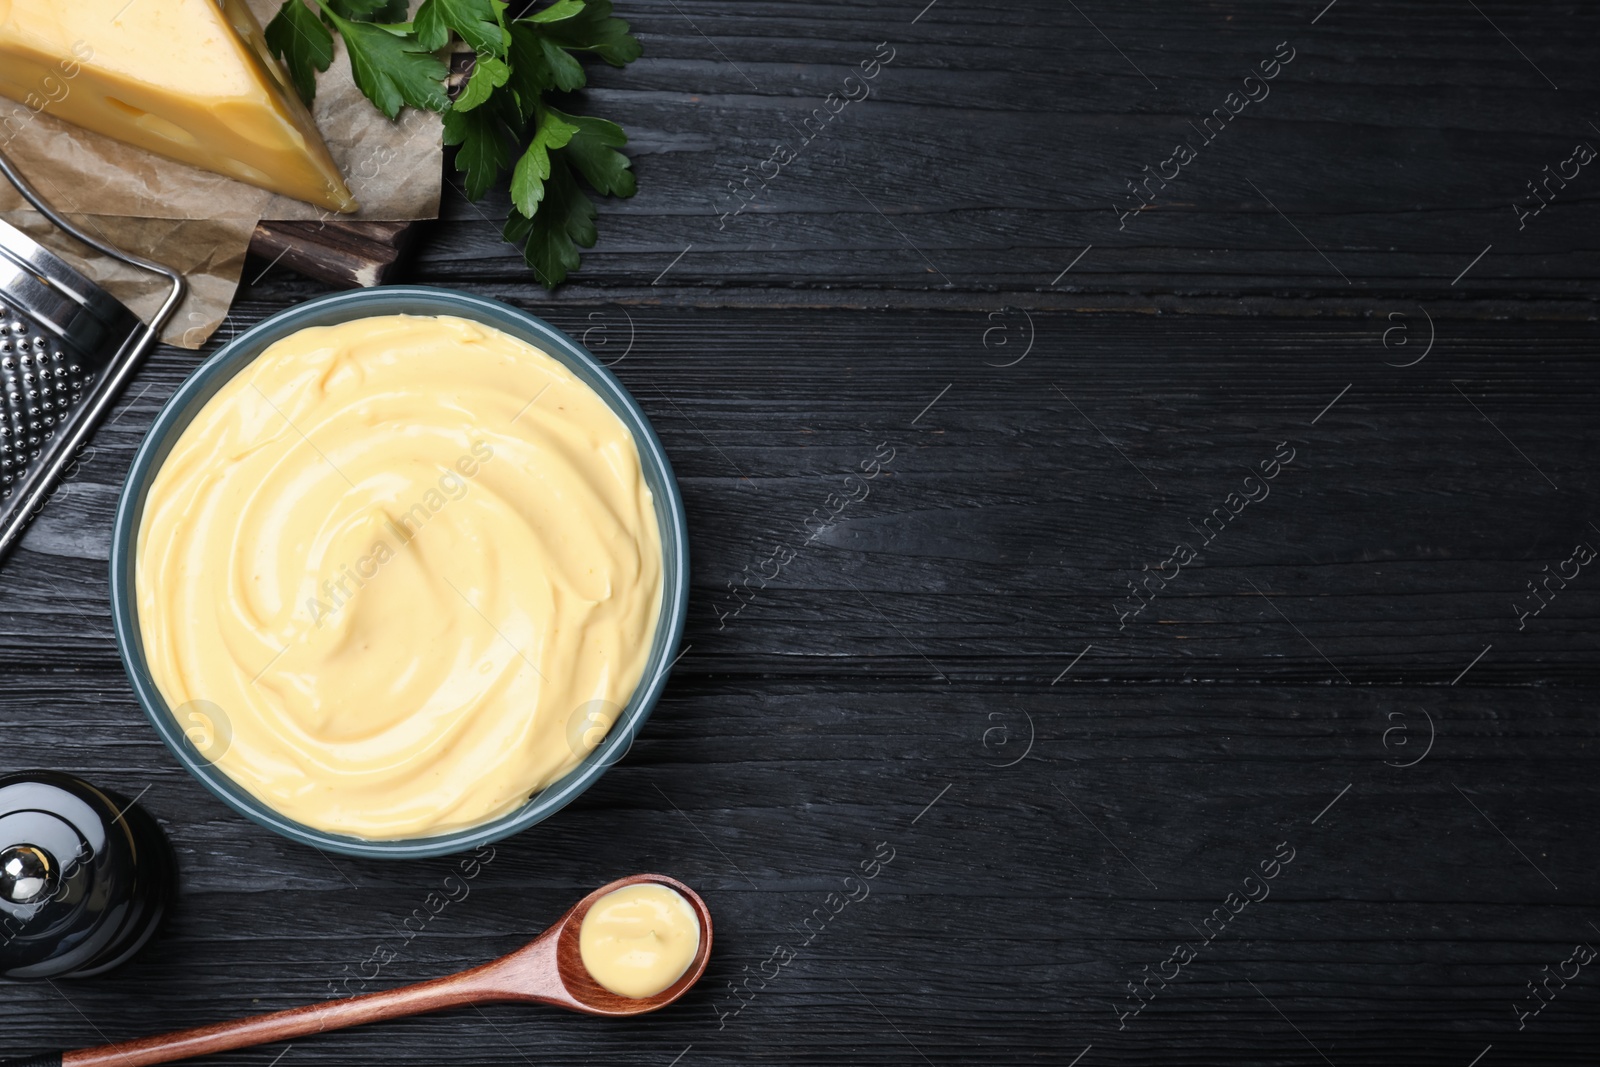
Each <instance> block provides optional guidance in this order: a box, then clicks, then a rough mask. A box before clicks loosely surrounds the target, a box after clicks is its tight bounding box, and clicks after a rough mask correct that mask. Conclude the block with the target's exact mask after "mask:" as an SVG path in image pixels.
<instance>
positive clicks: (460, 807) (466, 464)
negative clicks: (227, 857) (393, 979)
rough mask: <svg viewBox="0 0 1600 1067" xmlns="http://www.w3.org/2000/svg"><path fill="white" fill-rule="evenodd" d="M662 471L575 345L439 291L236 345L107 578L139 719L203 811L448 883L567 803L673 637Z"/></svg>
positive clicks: (159, 443)
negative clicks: (468, 862)
mask: <svg viewBox="0 0 1600 1067" xmlns="http://www.w3.org/2000/svg"><path fill="white" fill-rule="evenodd" d="M687 560H688V553H687V539H686V535H685V530H684V517H683V506H682V501H681V497H680V495H679V492H678V488H677V484H676V481H675V480H674V478H673V475H672V469H671V466H670V464H669V463H668V461H667V458H666V456H665V454H664V452H663V451H662V449H661V445H660V442H659V441H658V440H657V439H656V436H655V434H654V432H653V431H652V430H651V428H650V425H649V422H648V420H647V419H646V418H645V416H644V414H643V412H642V411H641V410H640V409H639V407H638V405H637V404H636V403H635V402H634V401H633V399H632V398H631V397H630V396H629V395H628V394H627V392H626V390H625V389H623V387H622V386H621V385H620V383H618V382H617V380H616V379H615V378H614V377H612V375H611V374H610V373H609V372H608V371H607V370H606V369H605V368H604V367H602V366H600V365H599V364H598V363H597V362H596V361H595V360H594V359H593V358H592V357H590V356H589V354H588V353H587V352H586V351H585V350H584V349H583V348H582V347H581V346H579V345H578V344H577V343H575V342H574V341H572V340H571V339H570V338H568V337H567V336H566V335H564V334H562V333H561V332H560V331H558V330H556V329H554V328H553V327H551V326H549V325H548V324H546V323H544V322H542V321H541V320H539V319H537V318H535V317H534V316H531V315H528V314H526V313H524V312H522V311H519V310H517V309H515V308H512V307H509V306H507V305H504V304H500V303H497V302H495V301H490V300H484V299H480V298H476V297H470V296H466V295H463V294H459V293H453V292H449V291H446V290H437V289H428V288H422V287H387V288H379V289H371V290H363V291H360V292H355V293H341V294H336V295H334V296H330V297H325V298H321V299H318V300H314V301H311V302H309V303H307V304H303V305H300V306H298V307H296V308H293V309H291V310H289V311H287V312H284V313H282V314H280V315H276V316H273V317H271V318H269V319H267V320H265V321H263V322H262V323H260V324H259V325H257V326H255V327H254V328H252V329H250V330H249V331H247V332H245V333H243V334H241V335H240V336H239V337H237V338H235V339H234V340H232V341H230V342H229V343H228V344H227V345H225V346H224V347H223V348H222V349H221V350H220V351H218V352H217V353H216V355H214V356H213V357H212V358H211V359H210V360H208V361H207V362H206V364H205V365H204V366H202V367H201V368H200V369H199V370H198V371H197V372H196V373H195V374H194V375H192V376H191V377H190V378H189V379H188V380H187V381H186V382H185V383H184V384H183V386H182V387H181V388H180V389H179V390H178V392H177V393H176V394H175V395H174V396H173V398H172V399H171V400H170V401H169V402H168V403H167V405H166V406H165V408H164V409H163V410H162V412H161V413H160V415H159V416H158V417H157V419H156V422H155V425H154V426H153V428H152V429H151V431H150V433H149V435H148V436H147V437H146V439H145V441H144V444H143V445H142V446H141V448H140V450H139V452H138V454H137V456H136V457H135V460H134V463H133V467H132V469H131V471H130V473H129V477H128V481H127V484H126V486H125V488H124V491H123V495H122V499H121V501H120V503H119V506H118V510H117V517H116V524H115V529H114V534H113V543H112V554H111V591H112V611H113V618H114V625H115V629H116V635H117V641H118V647H119V649H120V651H121V653H122V657H123V661H124V664H125V666H126V667H127V670H128V674H129V677H130V679H131V680H132V682H133V687H134V690H135V693H136V694H137V696H138V698H139V700H140V703H141V704H142V705H143V707H144V709H145V712H146V713H147V715H148V716H149V717H150V719H151V721H152V723H154V725H155V726H156V729H157V730H158V731H159V732H160V734H161V735H162V737H163V738H164V739H165V740H166V742H167V744H168V745H169V746H170V747H171V748H172V749H173V751H174V752H175V753H176V754H177V755H178V757H179V759H180V760H181V761H182V762H183V763H184V764H185V766H186V767H188V769H189V770H190V771H191V772H192V773H194V774H195V775H196V776H197V777H198V778H199V779H200V780H201V781H202V782H203V783H204V784H205V785H206V786H208V787H209V788H210V789H211V791H212V792H214V793H215V794H216V795H217V796H219V797H220V798H221V799H222V800H224V801H225V802H226V803H228V804H229V805H231V806H232V807H233V808H235V809H236V810H238V811H239V812H240V813H242V814H244V815H246V816H247V817H249V818H251V819H253V820H255V821H257V822H259V823H262V824H263V825H265V826H268V827H270V828H272V829H274V830H277V831H278V832H280V833H283V834H285V835H286V836H288V837H291V838H294V839H296V840H300V841H303V842H305V843H308V844H312V845H315V846H317V847H319V848H324V849H328V850H331V851H336V852H341V853H345V854H351V855H380V856H401V857H419V856H430V855H444V854H448V853H451V852H456V851H460V850H462V849H466V848H471V847H475V846H476V845H479V844H483V843H486V842H488V841H493V840H497V839H500V838H503V837H505V836H507V835H509V834H512V833H515V832H517V831H518V830H521V829H523V828H525V827H527V826H529V825H531V824H533V823H535V822H538V821H540V820H542V819H544V818H546V817H548V816H549V815H551V814H553V813H554V812H555V811H557V810H559V809H560V808H561V807H563V806H564V805H565V804H567V803H568V802H569V801H571V800H572V798H573V797H575V796H577V795H578V794H579V793H580V792H582V791H583V790H584V789H585V788H587V787H588V786H589V785H590V784H592V783H593V782H594V780H595V779H596V778H598V777H599V775H600V774H601V773H603V772H604V771H605V770H606V769H607V768H608V767H609V766H610V765H611V764H613V763H615V762H616V761H617V760H618V759H620V758H621V756H622V755H623V754H625V752H626V751H627V749H628V747H629V746H631V744H632V741H633V738H634V737H635V736H636V735H637V733H638V731H639V729H640V727H641V726H642V725H643V723H644V720H645V719H646V717H647V716H648V715H649V713H650V710H651V708H652V706H653V704H654V703H655V700H656V698H657V697H658V696H659V694H660V691H661V688H662V686H663V685H664V683H665V679H666V672H667V670H668V669H669V667H670V665H671V663H672V661H673V658H674V657H675V656H676V654H677V652H676V646H677V644H678V641H679V639H680V638H681V635H682V628H683V620H684V613H685V609H686V601H687V582H688V567H687Z"/></svg>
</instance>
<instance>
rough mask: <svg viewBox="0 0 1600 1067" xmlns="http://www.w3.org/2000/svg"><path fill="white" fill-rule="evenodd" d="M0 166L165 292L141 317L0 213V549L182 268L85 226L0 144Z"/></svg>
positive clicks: (73, 230)
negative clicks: (43, 193) (162, 284)
mask: <svg viewBox="0 0 1600 1067" xmlns="http://www.w3.org/2000/svg"><path fill="white" fill-rule="evenodd" d="M0 173H3V174H4V175H5V176H6V178H7V179H8V180H9V181H10V182H11V184H12V185H15V186H16V187H17V191H18V192H20V193H21V194H22V196H23V198H24V199H26V200H27V201H28V203H30V204H32V205H33V206H34V207H35V208H37V209H38V210H39V212H40V214H42V215H44V216H45V217H46V218H47V219H49V220H50V221H51V222H52V223H54V224H55V225H56V226H58V227H60V228H61V229H62V230H64V231H66V232H67V233H69V234H71V235H72V236H73V237H76V238H77V239H78V240H79V241H82V242H83V243H84V244H86V245H89V246H90V247H91V248H94V249H96V250H97V251H99V252H103V253H105V254H106V255H108V256H111V257H112V258H114V259H118V260H120V261H122V262H123V263H127V264H130V265H131V266H135V267H139V268H141V269H143V270H148V271H152V272H154V273H157V274H161V275H163V276H164V277H166V278H167V280H168V281H170V282H171V283H172V292H171V293H170V294H168V296H167V299H166V301H165V302H164V303H163V304H162V305H161V310H160V311H158V312H157V313H156V317H155V319H154V321H152V322H151V323H150V325H148V326H146V325H145V324H144V323H142V322H140V321H139V317H138V316H137V315H135V314H134V313H133V312H131V311H129V310H128V308H127V307H126V306H124V305H123V303H122V302H121V301H119V300H117V299H116V298H115V297H113V296H112V295H111V294H110V293H108V292H106V291H105V290H104V289H102V288H100V287H99V286H98V285H96V284H95V283H94V282H92V281H90V280H89V279H88V278H85V277H84V276H83V275H82V274H79V273H78V272H77V271H76V270H74V269H73V268H72V267H71V266H70V265H69V264H68V263H67V262H66V261H65V260H63V259H61V258H60V257H59V256H57V255H55V254H54V253H53V252H51V251H50V250H49V249H47V248H45V247H44V246H42V245H40V244H39V243H38V242H36V241H34V240H33V239H32V238H31V237H28V236H27V235H26V234H24V233H22V232H21V231H19V230H17V229H16V228H14V227H12V226H9V225H7V224H6V223H5V222H3V221H0V557H3V556H4V555H5V554H6V552H7V551H9V550H10V549H11V548H12V547H13V546H14V545H15V544H16V542H17V541H18V540H20V539H21V537H22V531H23V530H24V529H25V528H26V527H27V525H28V523H29V522H30V521H31V520H32V519H33V517H34V516H35V515H37V514H38V513H39V511H40V509H41V508H43V507H44V505H45V502H46V501H47V500H48V499H49V496H50V493H51V491H52V490H53V489H54V488H55V486H56V484H57V483H58V482H59V481H60V480H61V476H62V474H63V473H64V472H65V471H66V470H67V468H68V467H70V466H71V464H72V461H73V459H74V457H75V456H76V455H77V453H78V451H79V450H80V449H81V448H82V447H83V445H84V442H86V441H87V440H88V439H89V435H90V434H91V433H92V432H93V431H94V428H95V427H96V426H97V425H99V423H100V420H101V419H102V418H103V417H104V416H105V414H106V413H107V412H108V411H110V410H111V405H112V404H113V403H114V402H115V401H116V398H117V394H118V393H120V392H121V391H122V387H123V386H124V385H125V384H127V381H128V378H129V377H131V376H132V374H133V371H134V368H135V366H136V365H137V364H138V362H139V359H140V357H141V356H143V355H144V353H145V351H146V350H148V349H149V347H150V345H151V342H153V341H154V340H155V339H156V337H157V336H159V335H160V332H161V327H162V326H163V325H165V324H166V321H167V319H169V318H170V317H171V316H172V311H173V309H174V308H175V307H177V305H178V301H179V300H180V299H182V297H183V287H184V285H183V276H182V275H180V274H178V273H177V272H176V271H173V270H171V269H169V268H167V267H164V266H162V265H161V264H159V263H153V262H151V261H149V260H146V259H141V258H139V257H138V256H133V255H129V254H128V253H126V252H124V251H122V250H121V249H119V248H115V247H113V246H111V245H109V244H107V243H105V242H104V241H100V240H97V239H95V238H94V237H91V236H90V235H88V234H86V233H84V232H83V231H82V230H80V229H78V228H77V227H76V226H74V225H73V224H72V223H70V222H68V221H67V220H66V219H65V218H63V217H62V216H61V215H59V214H58V213H57V212H56V211H55V210H54V209H52V208H51V207H50V205H48V204H47V203H45V202H44V200H43V199H42V198H41V197H40V196H39V194H38V192H37V191H35V190H34V188H33V187H32V186H31V185H29V184H28V182H27V181H25V180H24V179H23V178H22V176H21V175H20V174H18V173H17V171H16V168H15V167H14V166H13V165H12V163H11V161H10V160H9V159H7V158H6V157H5V155H4V154H3V153H0Z"/></svg>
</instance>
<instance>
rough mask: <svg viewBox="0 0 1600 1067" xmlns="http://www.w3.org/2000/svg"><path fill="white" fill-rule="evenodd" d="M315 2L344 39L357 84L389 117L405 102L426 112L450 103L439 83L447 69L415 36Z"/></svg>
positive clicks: (398, 112) (441, 83)
mask: <svg viewBox="0 0 1600 1067" xmlns="http://www.w3.org/2000/svg"><path fill="white" fill-rule="evenodd" d="M317 3H318V4H319V5H320V6H321V7H322V10H323V14H325V15H327V16H328V19H329V21H331V22H332V23H333V27H334V29H336V30H338V31H339V36H341V37H343V38H344V46H345V50H346V51H347V52H348V53H349V55H350V73H351V74H353V75H354V76H355V81H356V88H358V89H360V90H361V91H362V92H363V93H365V94H366V96H367V99H369V100H371V101H372V102H373V103H374V104H376V105H378V110H379V111H382V112H383V113H384V114H385V115H387V116H388V117H389V118H390V119H391V120H392V119H394V118H395V117H396V116H397V115H399V114H400V108H401V107H402V106H404V105H406V104H410V105H411V106H412V107H416V108H423V109H424V110H427V111H443V110H444V109H445V107H446V106H448V105H449V103H450V98H449V97H448V96H446V95H445V91H444V85H443V82H444V79H445V76H446V75H447V74H449V68H448V67H446V66H445V64H444V61H443V60H441V59H439V58H438V57H437V56H434V55H432V54H431V53H430V52H429V51H428V50H427V49H425V48H423V47H422V46H421V45H420V44H419V43H418V42H417V39H416V37H415V36H414V35H411V34H407V33H405V32H403V31H402V32H399V33H397V32H395V30H394V29H391V28H388V27H384V26H378V25H375V24H374V23H370V22H351V21H350V20H348V19H344V18H340V17H339V16H338V15H336V14H334V13H333V12H332V11H331V10H329V8H328V5H327V0H317Z"/></svg>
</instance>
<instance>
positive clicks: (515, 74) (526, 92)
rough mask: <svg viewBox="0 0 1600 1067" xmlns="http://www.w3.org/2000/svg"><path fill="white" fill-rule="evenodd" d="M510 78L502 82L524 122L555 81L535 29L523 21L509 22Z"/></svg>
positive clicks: (531, 114)
mask: <svg viewBox="0 0 1600 1067" xmlns="http://www.w3.org/2000/svg"><path fill="white" fill-rule="evenodd" d="M509 59H510V61H511V78H510V80H509V81H508V82H507V83H506V84H508V85H509V86H510V87H511V91H512V93H513V94H514V95H515V96H516V100H517V111H518V112H519V114H520V117H521V119H522V121H523V122H524V123H526V122H527V121H528V120H529V119H530V118H532V117H533V112H534V109H535V108H536V107H537V106H538V104H539V98H540V97H541V96H543V95H544V91H545V90H546V89H548V88H550V87H551V86H553V85H554V84H555V83H556V79H555V76H554V75H553V74H551V72H550V64H549V63H548V62H547V61H546V59H545V55H544V45H542V44H541V43H540V38H539V31H537V30H535V29H534V28H533V27H532V26H530V25H529V24H528V23H527V22H524V21H517V22H513V23H512V24H511V50H510V53H509Z"/></svg>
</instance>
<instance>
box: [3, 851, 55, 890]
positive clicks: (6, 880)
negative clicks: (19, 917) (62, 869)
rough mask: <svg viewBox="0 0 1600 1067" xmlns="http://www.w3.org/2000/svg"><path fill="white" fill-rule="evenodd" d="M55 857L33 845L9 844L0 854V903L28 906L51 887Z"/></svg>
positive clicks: (53, 880)
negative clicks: (1, 901)
mask: <svg viewBox="0 0 1600 1067" xmlns="http://www.w3.org/2000/svg"><path fill="white" fill-rule="evenodd" d="M55 876H56V861H55V857H53V856H51V855H50V853H48V852H46V851H45V850H44V849H42V848H38V847H36V846H34V845H13V846H11V847H10V848H8V849H6V850H5V851H4V852H0V900H3V901H5V902H6V903H8V904H32V903H34V902H35V901H37V900H40V899H42V898H43V897H47V896H49V895H50V891H51V890H53V889H54V888H55Z"/></svg>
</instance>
